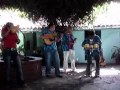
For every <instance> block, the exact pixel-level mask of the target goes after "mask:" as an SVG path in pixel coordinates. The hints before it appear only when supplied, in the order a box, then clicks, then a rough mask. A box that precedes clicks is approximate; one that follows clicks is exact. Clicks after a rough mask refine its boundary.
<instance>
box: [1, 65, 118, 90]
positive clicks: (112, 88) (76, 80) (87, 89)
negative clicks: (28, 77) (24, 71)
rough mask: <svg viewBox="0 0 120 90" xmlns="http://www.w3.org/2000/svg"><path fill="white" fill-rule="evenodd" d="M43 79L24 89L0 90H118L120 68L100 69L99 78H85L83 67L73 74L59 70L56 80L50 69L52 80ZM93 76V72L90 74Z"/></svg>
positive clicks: (30, 83)
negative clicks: (60, 75)
mask: <svg viewBox="0 0 120 90" xmlns="http://www.w3.org/2000/svg"><path fill="white" fill-rule="evenodd" d="M44 69H45V68H44V67H43V77H42V78H41V79H39V80H36V81H34V82H29V83H27V84H26V87H24V88H15V87H12V88H10V87H9V88H7V87H3V88H0V90H120V66H119V65H110V66H106V67H105V68H101V70H100V73H101V76H100V78H93V77H92V78H86V77H83V75H84V74H85V66H83V65H82V66H77V69H76V71H75V72H71V70H70V69H69V70H68V72H67V73H64V72H63V70H62V69H61V74H62V75H63V78H56V77H55V76H54V69H52V75H53V77H52V78H46V77H45V74H44ZM92 75H93V76H94V72H93V73H92Z"/></svg>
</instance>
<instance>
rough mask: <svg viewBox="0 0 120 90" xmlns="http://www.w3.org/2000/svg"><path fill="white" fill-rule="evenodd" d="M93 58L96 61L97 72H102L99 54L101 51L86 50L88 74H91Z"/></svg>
mask: <svg viewBox="0 0 120 90" xmlns="http://www.w3.org/2000/svg"><path fill="white" fill-rule="evenodd" d="M92 58H93V59H94V60H95V62H96V69H95V70H96V74H98V75H99V73H100V65H99V59H100V55H99V51H97V50H96V51H93V52H90V50H88V51H86V59H87V68H86V74H87V75H90V74H91V64H92Z"/></svg>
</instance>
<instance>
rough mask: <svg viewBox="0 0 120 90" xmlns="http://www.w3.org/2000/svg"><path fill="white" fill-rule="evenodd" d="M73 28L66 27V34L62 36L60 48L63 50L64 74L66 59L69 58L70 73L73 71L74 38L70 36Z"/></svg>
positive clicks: (66, 64) (66, 67)
mask: <svg viewBox="0 0 120 90" xmlns="http://www.w3.org/2000/svg"><path fill="white" fill-rule="evenodd" d="M72 32H73V28H72V27H71V26H68V27H67V30H66V32H65V33H64V35H63V38H62V40H61V47H62V50H63V58H64V61H63V69H64V71H65V72H67V69H68V58H70V61H71V69H72V71H75V69H76V67H75V51H74V43H75V41H76V38H75V37H74V36H73V34H72Z"/></svg>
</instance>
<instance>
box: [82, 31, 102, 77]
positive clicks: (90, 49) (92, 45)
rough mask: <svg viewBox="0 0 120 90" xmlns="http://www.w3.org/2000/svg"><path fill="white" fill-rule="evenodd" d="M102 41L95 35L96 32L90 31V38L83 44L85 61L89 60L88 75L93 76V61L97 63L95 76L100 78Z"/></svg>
mask: <svg viewBox="0 0 120 90" xmlns="http://www.w3.org/2000/svg"><path fill="white" fill-rule="evenodd" d="M101 44H102V42H101V39H100V37H99V36H98V35H96V34H95V31H89V35H88V37H86V38H85V40H84V41H83V42H82V47H84V49H85V60H87V68H86V75H87V76H90V75H91V64H92V59H94V60H95V62H96V65H95V66H96V69H95V71H96V72H95V76H96V77H98V76H99V74H100V64H99V60H100V49H101Z"/></svg>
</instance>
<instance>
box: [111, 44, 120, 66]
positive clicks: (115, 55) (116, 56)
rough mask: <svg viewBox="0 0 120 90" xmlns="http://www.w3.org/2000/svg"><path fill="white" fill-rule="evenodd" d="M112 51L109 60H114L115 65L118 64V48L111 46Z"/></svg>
mask: <svg viewBox="0 0 120 90" xmlns="http://www.w3.org/2000/svg"><path fill="white" fill-rule="evenodd" d="M113 50H114V51H113V53H112V56H111V59H115V61H116V64H120V47H118V46H113Z"/></svg>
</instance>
